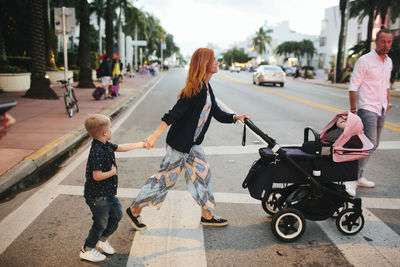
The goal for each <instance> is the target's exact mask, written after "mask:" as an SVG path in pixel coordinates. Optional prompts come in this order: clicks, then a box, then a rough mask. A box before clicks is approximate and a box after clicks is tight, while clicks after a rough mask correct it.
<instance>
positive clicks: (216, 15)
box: [134, 0, 339, 56]
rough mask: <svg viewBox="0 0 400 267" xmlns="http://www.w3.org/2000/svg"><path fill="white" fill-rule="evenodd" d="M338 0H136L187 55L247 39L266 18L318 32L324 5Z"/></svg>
mask: <svg viewBox="0 0 400 267" xmlns="http://www.w3.org/2000/svg"><path fill="white" fill-rule="evenodd" d="M338 3H339V0H137V1H136V2H135V4H134V5H135V6H136V7H139V8H141V9H142V10H143V11H147V12H149V13H151V14H153V15H154V16H155V17H157V18H158V19H160V22H161V26H162V27H163V28H164V29H165V30H166V31H167V32H168V33H171V34H172V35H173V36H174V41H175V43H176V44H177V45H178V46H179V47H180V49H181V53H182V54H183V55H184V56H191V54H192V53H193V52H194V50H195V49H196V48H198V47H204V46H206V45H207V44H208V43H212V44H215V45H217V46H218V47H219V48H222V49H224V48H228V46H229V45H230V44H234V43H235V42H240V41H244V40H246V38H247V37H248V36H249V35H250V34H252V33H254V32H256V31H257V30H258V29H259V27H261V26H263V25H264V23H265V21H267V25H268V26H270V25H271V26H272V25H274V24H276V23H278V22H281V21H284V20H288V21H289V25H290V28H291V29H292V30H294V31H296V32H300V33H305V34H314V35H319V32H320V29H321V20H322V19H323V18H324V12H325V8H327V7H331V6H334V5H338Z"/></svg>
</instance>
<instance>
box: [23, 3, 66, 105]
mask: <svg viewBox="0 0 400 267" xmlns="http://www.w3.org/2000/svg"><path fill="white" fill-rule="evenodd" d="M45 3H46V0H31V1H29V9H30V16H31V23H30V44H31V45H30V48H31V49H30V54H31V57H32V66H31V87H30V88H29V90H28V91H27V92H26V93H25V96H26V97H31V98H39V99H58V96H57V94H56V93H55V92H54V91H53V90H52V89H51V88H50V81H49V79H47V78H46V77H45V75H46V41H45V30H46V28H47V27H45V25H47V22H46V21H45V14H44V12H45V10H44V7H45Z"/></svg>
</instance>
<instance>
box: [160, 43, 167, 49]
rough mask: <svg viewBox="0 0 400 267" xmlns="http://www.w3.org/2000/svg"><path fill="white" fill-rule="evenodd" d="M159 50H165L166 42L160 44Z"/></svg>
mask: <svg viewBox="0 0 400 267" xmlns="http://www.w3.org/2000/svg"><path fill="white" fill-rule="evenodd" d="M161 49H162V50H165V49H167V43H166V42H162V43H161Z"/></svg>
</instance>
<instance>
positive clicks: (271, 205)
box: [261, 189, 284, 216]
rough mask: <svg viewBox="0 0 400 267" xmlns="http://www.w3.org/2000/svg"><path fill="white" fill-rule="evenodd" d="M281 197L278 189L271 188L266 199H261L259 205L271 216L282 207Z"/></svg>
mask: <svg viewBox="0 0 400 267" xmlns="http://www.w3.org/2000/svg"><path fill="white" fill-rule="evenodd" d="M283 202H284V200H283V197H282V195H281V193H280V192H279V190H278V189H272V192H271V193H270V194H269V196H268V199H267V201H266V202H265V201H261V206H262V208H263V209H264V211H265V212H266V213H268V214H269V215H271V216H273V215H275V214H276V213H277V212H278V211H279V210H280V209H281V208H282V207H283Z"/></svg>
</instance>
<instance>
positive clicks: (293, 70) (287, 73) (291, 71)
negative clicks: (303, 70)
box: [285, 67, 296, 76]
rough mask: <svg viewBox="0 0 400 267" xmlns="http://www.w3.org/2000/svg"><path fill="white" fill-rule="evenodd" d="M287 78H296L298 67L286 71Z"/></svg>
mask: <svg viewBox="0 0 400 267" xmlns="http://www.w3.org/2000/svg"><path fill="white" fill-rule="evenodd" d="M285 72H286V76H294V74H295V73H296V67H291V68H287V69H286V71H285Z"/></svg>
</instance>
